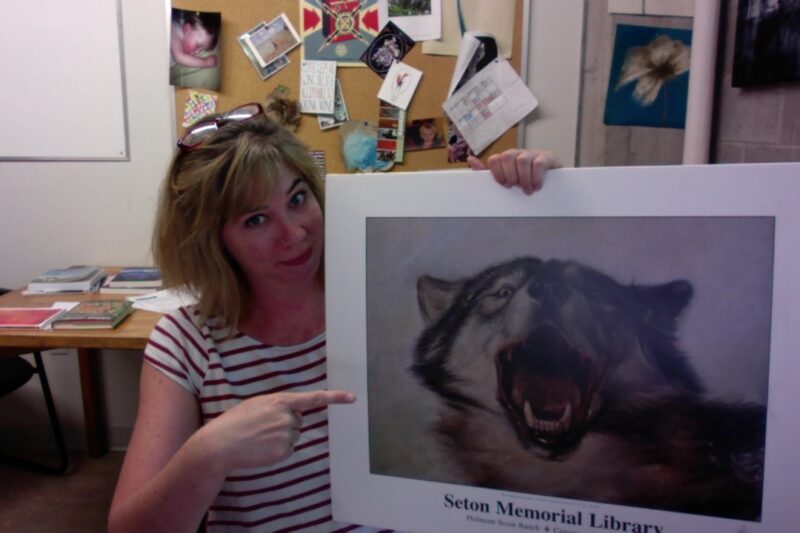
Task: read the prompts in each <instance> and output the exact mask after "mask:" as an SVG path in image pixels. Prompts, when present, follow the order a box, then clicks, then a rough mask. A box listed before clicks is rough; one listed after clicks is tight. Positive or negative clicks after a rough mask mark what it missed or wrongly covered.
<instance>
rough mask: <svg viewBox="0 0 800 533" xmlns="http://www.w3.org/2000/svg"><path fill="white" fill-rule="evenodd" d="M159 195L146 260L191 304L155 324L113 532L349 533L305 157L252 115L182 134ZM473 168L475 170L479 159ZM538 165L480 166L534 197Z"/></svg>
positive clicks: (318, 218)
mask: <svg viewBox="0 0 800 533" xmlns="http://www.w3.org/2000/svg"><path fill="white" fill-rule="evenodd" d="M178 144H179V146H180V148H181V149H180V150H179V151H178V152H177V154H176V155H175V158H174V160H173V163H172V166H171V168H170V170H169V174H168V176H167V178H166V180H165V182H164V184H163V188H162V191H161V197H160V203H159V206H158V213H157V219H156V226H155V231H154V240H153V252H154V256H155V258H156V262H157V263H158V265H159V266H160V267H161V269H162V275H163V278H164V283H165V285H166V286H169V287H183V288H185V289H187V290H189V291H191V292H193V293H194V294H196V295H197V297H198V303H197V304H196V305H195V306H192V307H189V308H182V309H180V310H179V311H177V312H175V313H172V314H170V315H168V316H165V317H164V318H163V319H162V320H161V321H159V323H158V325H157V326H156V328H155V330H154V331H153V333H152V335H151V337H150V341H149V343H148V346H147V348H146V349H145V360H146V364H144V365H143V368H142V376H141V385H140V386H141V392H140V400H139V402H140V403H139V413H138V417H137V420H136V425H135V428H134V432H133V436H132V438H131V442H130V445H129V448H128V452H127V455H126V457H125V462H124V464H123V467H122V472H121V474H120V479H119V481H118V484H117V489H116V492H115V494H114V500H113V502H112V506H111V513H110V518H109V528H110V529H111V530H112V531H126V530H130V531H153V530H158V531H161V530H164V531H196V530H197V527H198V525H199V524H200V523H201V521H202V519H203V517H204V516H205V515H206V512H208V516H207V526H208V528H209V529H212V530H213V529H233V528H251V529H261V530H265V531H296V530H306V529H307V530H318V531H335V530H339V529H342V528H344V529H345V530H347V531H350V530H351V528H355V527H356V526H348V525H346V524H336V523H334V522H332V521H331V516H330V486H329V478H328V452H327V449H328V448H327V406H328V405H331V404H346V403H352V402H354V401H355V396H354V395H353V394H352V393H349V392H346V391H326V390H324V389H325V337H324V329H325V316H324V287H323V279H322V273H321V271H320V268H321V265H322V253H323V241H324V238H323V217H322V213H323V208H322V200H323V196H322V192H323V191H322V185H321V179H320V176H319V174H318V171H317V169H316V167H315V165H314V163H313V161H312V160H311V158H310V157H309V155H308V151H307V149H306V148H305V147H304V146H303V145H302V144H301V143H300V142H299V141H298V140H297V139H296V138H295V137H294V136H293V135H292V134H291V133H289V132H288V131H287V130H285V129H283V128H281V127H280V126H278V125H276V124H275V123H273V122H271V121H269V120H268V119H266V118H265V117H264V116H263V111H262V109H261V107H260V106H258V105H257V104H250V105H247V106H242V107H241V108H238V109H236V110H234V111H232V112H230V113H228V114H226V115H222V116H219V117H217V118H216V119H214V120H212V121H207V122H204V123H203V124H200V125H198V126H195V127H194V128H192V129H191V130H190V131H189V132H188V133H187V134H186V135H185V136H184V137H183V138H182V139H181V141H180V142H179V143H178ZM471 165H472V166H473V167H474V168H485V167H484V165H483V164H482V163H481V162H480V161H479V160H477V159H474V160H472V161H471ZM556 165H557V163H556V160H555V158H554V157H553V156H552V154H550V153H549V152H529V151H524V150H511V151H508V152H505V153H504V154H501V155H499V156H493V157H492V158H490V159H489V168H490V169H491V170H492V172H493V175H494V176H495V179H497V181H499V182H500V183H502V184H503V185H505V186H509V187H510V186H513V185H519V186H520V187H522V189H523V190H525V191H526V192H528V193H531V192H533V191H534V190H537V189H539V188H540V187H541V183H542V177H543V174H544V171H545V169H546V168H550V167H553V166H556Z"/></svg>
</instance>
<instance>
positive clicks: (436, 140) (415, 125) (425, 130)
mask: <svg viewBox="0 0 800 533" xmlns="http://www.w3.org/2000/svg"><path fill="white" fill-rule="evenodd" d="M445 131H446V130H445V124H444V118H443V117H434V118H423V119H419V120H412V121H411V122H409V123H408V124H407V125H406V151H408V152H412V151H415V150H430V149H433V148H444V147H445V146H447V143H446V142H445V139H444V134H445Z"/></svg>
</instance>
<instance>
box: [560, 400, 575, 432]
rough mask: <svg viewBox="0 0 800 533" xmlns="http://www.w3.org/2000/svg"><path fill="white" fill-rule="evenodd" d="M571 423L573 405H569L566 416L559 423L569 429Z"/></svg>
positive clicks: (565, 412)
mask: <svg viewBox="0 0 800 533" xmlns="http://www.w3.org/2000/svg"><path fill="white" fill-rule="evenodd" d="M570 422H572V404H571V403H568V404H567V407H566V408H565V409H564V414H562V415H561V420H559V421H558V423H559V424H561V425H563V426H564V427H565V428H567V427H569V424H570Z"/></svg>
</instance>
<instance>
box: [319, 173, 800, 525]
mask: <svg viewBox="0 0 800 533" xmlns="http://www.w3.org/2000/svg"><path fill="white" fill-rule="evenodd" d="M799 172H800V164H770V165H730V166H725V165H712V166H687V167H648V168H647V169H643V168H636V167H627V168H587V169H562V170H556V171H551V172H550V173H549V174H548V177H547V181H546V184H545V187H544V189H543V190H542V191H540V192H539V193H537V194H535V195H534V196H533V197H527V196H525V195H524V194H523V193H522V192H521V191H519V190H506V189H504V188H502V187H499V186H497V184H495V183H494V181H493V180H492V178H491V177H490V175H489V173H488V172H472V171H450V172H432V173H397V174H394V173H393V174H392V175H389V176H386V175H383V176H373V175H330V176H328V179H327V192H326V207H327V212H326V216H327V220H326V239H327V242H326V265H325V272H326V278H327V281H326V288H327V306H328V307H327V317H328V332H327V346H328V387H329V388H332V389H348V390H352V391H354V392H355V393H356V394H357V395H358V397H359V401H358V402H357V403H356V404H355V405H352V406H337V407H333V408H331V411H330V424H331V428H330V430H331V433H330V440H331V469H332V487H333V509H334V517H335V518H336V519H338V520H345V521H351V522H356V523H362V524H369V525H372V526H376V527H387V528H393V529H399V530H406V531H466V532H472V531H474V532H486V531H507V530H508V529H509V528H514V529H519V530H528V531H550V530H552V531H559V530H560V531H578V532H591V531H601V530H605V531H623V530H625V531H639V532H644V531H648V532H650V533H656V532H667V531H671V532H675V531H705V532H710V533H714V532H730V531H748V532H764V533H767V532H771V531H777V530H781V529H782V528H783V525H784V524H791V523H794V522H795V521H796V520H797V519H798V518H799V517H800V510H798V508H797V506H796V505H794V504H792V503H791V501H792V499H793V494H794V493H795V491H794V487H795V485H796V478H797V472H798V468H799V467H800V460H798V459H796V458H795V457H796V455H795V449H796V448H797V446H798V445H800V424H798V423H797V420H796V417H795V416H793V415H792V413H794V411H795V409H794V406H795V405H796V403H797V394H796V392H795V391H796V387H795V386H794V384H793V381H792V380H793V376H796V375H798V372H800V359H799V358H797V357H796V348H795V347H796V346H797V345H798V343H799V342H800V331H798V329H797V328H796V319H797V317H798V316H800V314H798V313H800V305H799V304H798V301H800V285H798V284H797V283H796V281H795V277H796V272H797V271H798V268H800V234H799V233H798V232H797V231H796V228H797V226H798V224H800V213H798V212H797V210H796V209H795V208H794V207H793V205H792V204H793V202H792V201H791V200H790V199H791V198H796V197H797V194H798V192H800V190H799V189H800V182H798V181H797V180H796V179H795V176H797V175H800V174H799ZM753 176H758V179H757V180H755V179H753ZM754 199H757V200H754ZM344 310H346V312H343V311H344Z"/></svg>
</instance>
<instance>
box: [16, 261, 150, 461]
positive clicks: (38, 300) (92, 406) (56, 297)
mask: <svg viewBox="0 0 800 533" xmlns="http://www.w3.org/2000/svg"><path fill="white" fill-rule="evenodd" d="M106 270H107V271H108V272H109V273H113V272H115V271H118V270H119V269H118V268H117V269H114V268H106ZM124 298H125V295H122V294H98V293H91V294H76V293H58V294H48V295H35V296H24V295H23V294H22V289H19V290H16V291H13V292H10V293H8V294H4V295H3V296H0V307H49V306H50V305H52V303H53V302H57V301H60V302H69V301H76V302H77V301H84V300H122V299H124ZM162 316H163V315H161V314H159V313H153V312H150V311H142V310H141V309H137V310H136V311H134V313H133V314H132V315H130V316H129V317H128V318H126V319H125V321H124V322H122V324H120V325H119V326H117V327H116V328H115V329H95V330H88V329H83V330H30V329H28V330H26V329H0V355H16V354H23V353H28V352H32V351H38V350H50V349H54V348H74V349H76V350H77V352H78V367H79V369H80V382H81V396H82V398H83V418H84V423H85V425H86V444H87V447H88V451H89V455H90V456H92V457H99V456H101V455H103V454H105V453H106V452H107V451H108V437H107V431H106V426H105V410H104V402H103V397H102V394H100V387H99V374H98V363H99V357H100V350H105V349H115V350H138V351H141V350H143V349H144V347H145V345H146V344H147V339H148V337H149V336H150V332H151V331H152V330H153V326H155V324H156V322H158V320H159V319H160V318H161V317H162Z"/></svg>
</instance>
